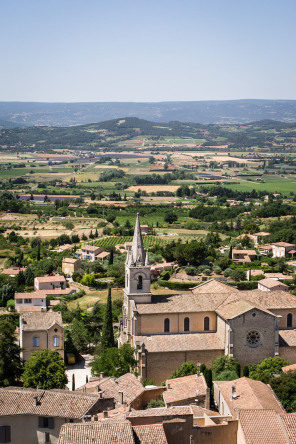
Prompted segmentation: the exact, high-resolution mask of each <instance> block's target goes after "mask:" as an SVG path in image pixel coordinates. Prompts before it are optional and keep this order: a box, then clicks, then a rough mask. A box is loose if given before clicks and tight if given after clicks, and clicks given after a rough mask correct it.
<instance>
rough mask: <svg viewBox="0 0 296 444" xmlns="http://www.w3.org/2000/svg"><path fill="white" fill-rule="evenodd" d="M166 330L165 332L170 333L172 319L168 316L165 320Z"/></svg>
mask: <svg viewBox="0 0 296 444" xmlns="http://www.w3.org/2000/svg"><path fill="white" fill-rule="evenodd" d="M164 331H165V333H168V332H169V331H170V320H169V318H166V319H165V320H164Z"/></svg>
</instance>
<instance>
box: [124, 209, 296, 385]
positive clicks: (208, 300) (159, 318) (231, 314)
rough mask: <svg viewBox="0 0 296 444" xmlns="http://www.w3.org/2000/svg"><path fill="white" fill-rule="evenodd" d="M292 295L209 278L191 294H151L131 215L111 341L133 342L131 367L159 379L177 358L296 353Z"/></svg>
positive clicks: (247, 358)
mask: <svg viewBox="0 0 296 444" xmlns="http://www.w3.org/2000/svg"><path fill="white" fill-rule="evenodd" d="M295 327H296V300H295V298H294V297H293V296H292V295H290V294H289V293H287V292H284V291H272V292H263V291H259V290H256V291H244V292H241V291H239V290H237V289H235V288H233V287H231V286H229V285H226V284H223V283H221V282H218V281H215V280H210V281H208V282H206V283H203V284H201V285H199V286H197V287H195V288H193V289H192V292H191V294H188V293H187V294H173V295H170V294H169V295H152V293H151V291H150V265H149V258H148V251H145V250H144V246H143V241H142V236H141V230H140V221H139V217H138V216H137V221H136V225H135V232H134V238H133V244H132V247H131V249H130V250H129V252H128V254H127V260H126V265H125V289H124V297H123V316H122V318H121V319H120V328H119V346H121V345H122V344H124V343H126V342H127V343H130V344H131V345H132V346H133V347H135V348H136V349H137V359H138V361H139V367H138V372H139V375H140V376H141V378H148V379H152V380H153V381H155V383H157V384H159V383H161V382H162V381H164V380H165V379H166V378H168V377H169V376H170V375H171V374H172V372H173V371H174V370H176V369H177V368H178V367H179V366H180V365H181V364H182V363H183V362H186V361H194V362H196V363H205V364H206V365H207V366H208V365H209V364H210V363H211V361H212V359H214V358H216V357H218V356H221V355H226V356H228V357H234V358H235V359H237V360H238V361H239V362H240V363H241V365H246V364H250V363H257V362H259V361H261V360H262V359H264V358H266V357H273V356H278V355H279V354H280V355H281V356H283V357H284V358H285V359H288V360H290V361H292V362H295V361H296V330H294V328H295Z"/></svg>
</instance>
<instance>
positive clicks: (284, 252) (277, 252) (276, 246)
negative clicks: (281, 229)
mask: <svg viewBox="0 0 296 444" xmlns="http://www.w3.org/2000/svg"><path fill="white" fill-rule="evenodd" d="M271 246H272V257H293V256H294V254H295V253H296V251H295V245H294V244H289V243H287V242H275V243H273V244H271Z"/></svg>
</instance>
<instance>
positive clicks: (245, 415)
mask: <svg viewBox="0 0 296 444" xmlns="http://www.w3.org/2000/svg"><path fill="white" fill-rule="evenodd" d="M239 422H240V425H241V428H242V431H243V434H244V437H245V443H246V444H258V443H262V444H275V443H276V444H287V440H286V437H285V434H284V431H283V429H282V427H281V424H280V422H279V419H278V415H277V413H276V411H275V410H253V409H252V410H247V409H246V410H240V412H239Z"/></svg>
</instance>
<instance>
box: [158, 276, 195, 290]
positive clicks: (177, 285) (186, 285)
mask: <svg viewBox="0 0 296 444" xmlns="http://www.w3.org/2000/svg"><path fill="white" fill-rule="evenodd" d="M157 282H158V283H159V285H161V286H162V287H168V288H170V289H171V290H189V289H190V288H193V287H196V286H197V285H199V284H200V282H182V281H181V282H172V281H164V280H162V279H158V281H157Z"/></svg>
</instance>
